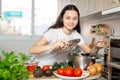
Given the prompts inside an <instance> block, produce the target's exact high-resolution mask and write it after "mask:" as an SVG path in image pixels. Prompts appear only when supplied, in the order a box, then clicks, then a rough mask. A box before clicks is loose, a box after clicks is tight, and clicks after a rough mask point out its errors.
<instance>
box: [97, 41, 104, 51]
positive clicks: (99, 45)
mask: <svg viewBox="0 0 120 80" xmlns="http://www.w3.org/2000/svg"><path fill="white" fill-rule="evenodd" d="M103 47H105V42H104V40H103V39H100V40H99V41H98V42H97V43H96V48H98V49H100V48H103Z"/></svg>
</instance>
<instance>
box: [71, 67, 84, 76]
mask: <svg viewBox="0 0 120 80" xmlns="http://www.w3.org/2000/svg"><path fill="white" fill-rule="evenodd" d="M73 74H74V76H75V77H80V76H81V75H82V70H81V69H80V68H77V69H74V71H73Z"/></svg>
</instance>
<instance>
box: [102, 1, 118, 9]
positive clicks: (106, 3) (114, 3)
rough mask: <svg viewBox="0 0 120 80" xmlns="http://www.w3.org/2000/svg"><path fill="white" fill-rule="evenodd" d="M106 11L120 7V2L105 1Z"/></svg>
mask: <svg viewBox="0 0 120 80" xmlns="http://www.w3.org/2000/svg"><path fill="white" fill-rule="evenodd" d="M103 6H104V10H106V9H110V8H114V7H118V6H120V0H104V5H103Z"/></svg>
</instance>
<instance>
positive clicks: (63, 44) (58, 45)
mask: <svg viewBox="0 0 120 80" xmlns="http://www.w3.org/2000/svg"><path fill="white" fill-rule="evenodd" d="M54 46H55V48H60V49H63V48H67V47H68V46H69V42H68V41H67V40H65V39H60V40H58V41H56V42H55V44H54Z"/></svg>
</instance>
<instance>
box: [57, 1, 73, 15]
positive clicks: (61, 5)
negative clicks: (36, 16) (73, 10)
mask: <svg viewBox="0 0 120 80" xmlns="http://www.w3.org/2000/svg"><path fill="white" fill-rule="evenodd" d="M71 3H72V0H58V14H59V13H60V12H61V10H62V9H63V8H64V7H65V6H66V5H67V4H71Z"/></svg>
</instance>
